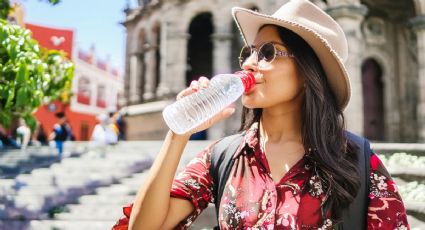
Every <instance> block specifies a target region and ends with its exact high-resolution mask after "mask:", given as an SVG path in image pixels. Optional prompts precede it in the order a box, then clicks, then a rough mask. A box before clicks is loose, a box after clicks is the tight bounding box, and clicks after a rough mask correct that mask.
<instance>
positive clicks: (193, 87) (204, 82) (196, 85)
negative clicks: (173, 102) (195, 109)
mask: <svg viewBox="0 0 425 230" xmlns="http://www.w3.org/2000/svg"><path fill="white" fill-rule="evenodd" d="M209 82H210V80H209V79H208V78H206V77H200V78H199V79H198V80H194V81H192V82H191V83H190V86H189V87H188V88H186V89H184V90H182V91H181V92H180V93H178V94H177V97H176V99H177V100H180V99H182V98H183V97H186V96H188V95H191V94H193V93H196V92H197V91H199V90H201V89H203V88H207V87H208V84H209ZM234 112H235V107H234V104H231V105H229V106H228V107H226V108H224V109H223V110H222V111H220V112H219V113H218V114H216V115H214V116H213V117H212V118H210V119H208V120H207V121H205V122H204V123H202V124H200V125H199V126H197V127H195V128H194V129H192V130H190V131H188V132H187V133H185V134H184V135H192V134H194V133H197V132H200V131H203V130H205V129H208V128H210V127H211V126H213V125H214V124H216V123H217V122H219V121H221V120H224V119H226V118H228V117H230V115H232V114H233V113H234Z"/></svg>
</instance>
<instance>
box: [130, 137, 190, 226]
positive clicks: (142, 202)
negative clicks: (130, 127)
mask: <svg viewBox="0 0 425 230" xmlns="http://www.w3.org/2000/svg"><path fill="white" fill-rule="evenodd" d="M188 140H189V136H188V135H186V136H180V135H176V134H174V133H173V132H171V131H170V132H168V134H167V136H166V138H165V141H164V144H163V145H162V147H161V150H160V152H159V154H158V156H157V158H156V159H155V162H154V163H153V165H152V167H151V169H150V172H149V176H148V178H147V180H146V182H145V183H144V184H143V186H141V187H140V189H139V191H138V193H137V196H136V200H135V202H134V205H133V208H132V211H131V216H130V222H129V229H162V227H161V226H162V225H164V222H165V221H166V220H167V223H166V224H167V225H170V224H174V223H175V225H177V223H178V222H180V221H179V220H182V219H183V218H185V217H186V216H188V215H189V214H190V213H191V212H192V211H193V209H194V207H193V205H192V204H191V203H190V202H189V201H187V200H182V199H177V198H170V190H171V185H172V182H173V179H174V175H175V173H176V170H177V166H178V164H179V162H180V158H181V155H182V153H183V150H184V147H185V146H186V144H187V142H188ZM168 215H169V217H167V216H168Z"/></svg>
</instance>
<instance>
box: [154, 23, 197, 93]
mask: <svg viewBox="0 0 425 230" xmlns="http://www.w3.org/2000/svg"><path fill="white" fill-rule="evenodd" d="M161 35H162V36H161V47H162V48H161V60H163V61H161V70H160V72H161V78H160V79H161V82H160V83H159V87H158V89H157V95H158V96H160V97H171V98H173V97H175V95H176V94H177V93H178V92H180V91H181V90H182V89H184V88H185V87H186V65H187V64H186V58H187V41H188V39H189V37H190V35H189V34H188V33H186V31H184V30H183V29H179V26H178V22H177V21H175V20H174V21H173V20H171V21H166V22H164V23H161Z"/></svg>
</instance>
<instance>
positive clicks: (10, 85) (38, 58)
mask: <svg viewBox="0 0 425 230" xmlns="http://www.w3.org/2000/svg"><path fill="white" fill-rule="evenodd" d="M73 73H74V65H73V64H72V62H71V61H69V60H68V59H67V58H66V57H65V54H64V53H62V52H60V51H56V50H46V49H43V48H41V47H40V46H39V45H38V42H37V41H35V40H33V39H32V37H31V32H30V31H29V30H27V29H24V28H22V27H20V26H17V25H11V24H9V23H8V22H7V21H5V20H2V19H0V124H2V125H3V126H5V127H8V126H9V125H10V124H11V122H12V119H13V118H16V117H23V118H24V119H25V121H26V122H27V124H28V125H29V126H30V127H32V128H34V127H35V124H36V121H35V119H34V117H33V115H32V113H33V112H34V110H35V109H36V108H38V107H39V106H40V105H41V104H42V103H43V102H47V101H51V100H56V99H61V96H63V95H64V94H67V93H69V92H70V89H71V81H72V77H73Z"/></svg>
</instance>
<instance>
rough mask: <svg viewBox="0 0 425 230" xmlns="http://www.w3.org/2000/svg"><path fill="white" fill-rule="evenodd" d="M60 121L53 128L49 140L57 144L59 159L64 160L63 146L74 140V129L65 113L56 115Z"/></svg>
mask: <svg viewBox="0 0 425 230" xmlns="http://www.w3.org/2000/svg"><path fill="white" fill-rule="evenodd" d="M55 115H56V117H57V118H58V119H59V120H58V122H57V123H56V124H55V125H54V126H53V131H52V133H50V136H49V140H50V141H54V142H55V147H56V149H57V151H58V156H59V159H62V154H63V145H64V143H65V141H69V140H73V135H72V129H71V126H70V125H69V124H68V122H67V119H66V116H65V113H64V112H58V113H56V114H55Z"/></svg>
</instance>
